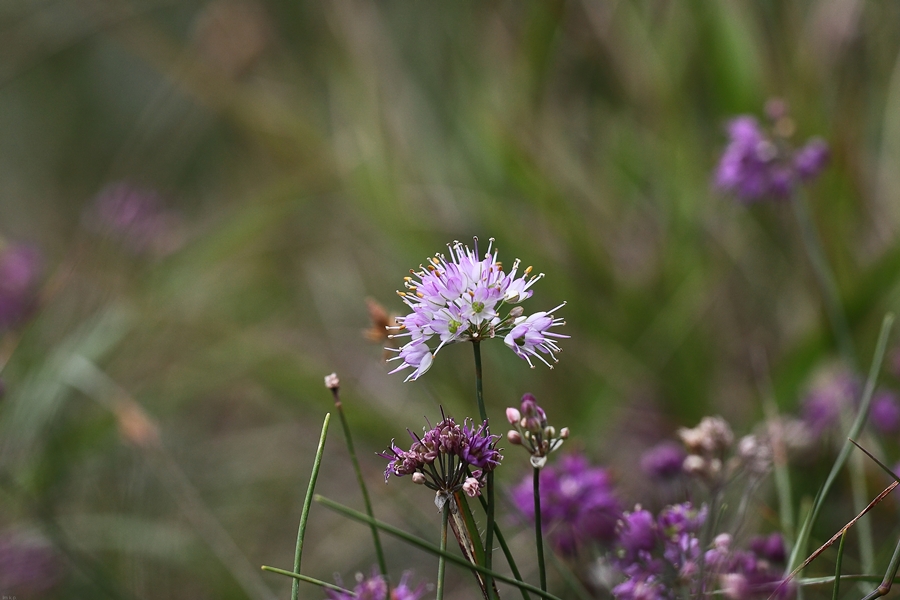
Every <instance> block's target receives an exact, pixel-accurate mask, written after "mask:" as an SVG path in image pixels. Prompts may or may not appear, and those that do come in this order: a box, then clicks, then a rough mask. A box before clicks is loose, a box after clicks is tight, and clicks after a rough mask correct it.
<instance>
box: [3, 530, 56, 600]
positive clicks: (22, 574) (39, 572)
mask: <svg viewBox="0 0 900 600" xmlns="http://www.w3.org/2000/svg"><path fill="white" fill-rule="evenodd" d="M60 568H61V564H60V560H59V557H58V556H57V555H56V554H55V553H54V552H53V549H52V547H50V546H49V545H46V544H44V543H42V542H40V541H38V540H33V539H26V538H24V537H22V536H20V535H17V534H12V533H5V534H2V535H0V592H3V594H4V595H5V596H4V597H9V598H12V597H13V596H12V594H16V595H18V596H19V597H20V598H32V597H43V594H45V593H46V592H48V591H49V590H50V589H51V588H53V587H54V586H55V585H56V584H57V583H58V582H59V579H60Z"/></svg>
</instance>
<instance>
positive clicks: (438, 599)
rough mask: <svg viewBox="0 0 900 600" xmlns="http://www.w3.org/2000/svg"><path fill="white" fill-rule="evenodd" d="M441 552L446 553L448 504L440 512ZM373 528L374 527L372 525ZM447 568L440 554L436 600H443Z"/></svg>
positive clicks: (448, 517)
mask: <svg viewBox="0 0 900 600" xmlns="http://www.w3.org/2000/svg"><path fill="white" fill-rule="evenodd" d="M441 513H442V514H441V552H443V553H446V552H447V524H448V522H449V520H450V502H449V501H447V502H445V503H444V508H443V509H442V510H441ZM372 527H373V528H374V527H375V525H374V524H373V525H372ZM446 567H447V559H446V558H444V555H443V554H441V555H440V556H438V574H437V595H436V600H444V569H445V568H446Z"/></svg>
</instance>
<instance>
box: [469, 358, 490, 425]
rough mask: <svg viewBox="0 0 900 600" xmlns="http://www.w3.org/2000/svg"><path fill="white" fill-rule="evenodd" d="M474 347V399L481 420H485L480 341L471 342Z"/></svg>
mask: <svg viewBox="0 0 900 600" xmlns="http://www.w3.org/2000/svg"><path fill="white" fill-rule="evenodd" d="M472 347H473V348H474V349H475V400H477V401H478V414H479V416H480V417H481V420H482V421H487V411H486V410H485V409H484V389H483V387H482V378H481V342H477V341H476V342H472Z"/></svg>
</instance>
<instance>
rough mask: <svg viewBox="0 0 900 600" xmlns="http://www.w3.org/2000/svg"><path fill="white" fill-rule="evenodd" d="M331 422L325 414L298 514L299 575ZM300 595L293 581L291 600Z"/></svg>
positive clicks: (296, 564) (296, 563) (296, 568)
mask: <svg viewBox="0 0 900 600" xmlns="http://www.w3.org/2000/svg"><path fill="white" fill-rule="evenodd" d="M330 421H331V413H326V414H325V422H324V423H322V435H320V436H319V447H318V448H316V459H315V461H313V468H312V473H311V474H310V476H309V487H308V488H307V489H306V499H305V500H304V501H303V512H302V513H300V527H299V528H298V529H297V549H296V551H295V552H294V573H295V574H297V575H299V574H300V557H301V555H302V554H303V536H304V535H306V523H307V521H308V520H309V509H310V507H311V506H312V499H313V494H314V493H315V490H316V479H317V478H318V477H319V467H320V466H322V454H323V453H324V452H325V436H327V435H328V423H329V422H330ZM299 594H300V580H299V579H294V581H293V582H292V585H291V600H297V599H298V597H299Z"/></svg>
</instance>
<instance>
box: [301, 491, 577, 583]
mask: <svg viewBox="0 0 900 600" xmlns="http://www.w3.org/2000/svg"><path fill="white" fill-rule="evenodd" d="M315 501H316V502H318V503H319V504H323V505H325V506H326V507H327V508H330V509H331V510H333V511H335V512H337V513H340V514H342V515H344V516H345V517H348V518H350V519H353V520H354V521H358V522H360V523H365V524H367V525H375V526H376V527H377V528H378V529H380V530H381V531H384V532H385V533H387V534H388V535H392V536H394V537H397V538H400V539H401V540H403V541H405V542H407V543H408V544H411V545H413V546H416V547H417V548H420V549H421V550H424V551H425V552H428V553H430V554H434V555H435V556H443V557H444V558H445V559H446V560H447V562H451V563H453V564H455V565H459V566H462V567H464V568H466V569H471V570H473V571H478V572H479V573H481V574H483V575H487V576H489V577H491V578H492V579H495V580H497V581H502V582H503V583H506V584H509V585H512V586H515V587H517V588H519V589H524V590H527V591H529V592H531V593H532V594H535V595H536V596H540V597H541V598H547V599H548V600H560V598H559V597H557V596H554V595H553V594H550V593H549V592H544V591H542V590H541V589H540V588H539V587H536V586H533V585H531V584H528V583H525V582H523V581H517V580H516V579H514V578H513V577H509V576H507V575H503V574H502V573H498V572H496V571H491V570H490V569H487V568H485V567H483V566H481V565H475V564H472V563H471V562H469V561H468V560H467V559H465V558H462V557H461V556H457V555H455V554H451V553H449V552H446V551H444V552H442V551H441V549H440V548H439V547H438V546H436V545H434V544H432V543H431V542H428V541H425V540H423V539H421V538H418V537H416V536H414V535H412V534H410V533H407V532H406V531H403V530H402V529H399V528H397V527H394V526H393V525H388V524H387V523H384V522H382V521H378V520H376V519H370V518H369V516H368V515H366V514H364V513H361V512H359V511H358V510H353V509H352V508H349V507H347V506H344V505H343V504H339V503H337V502H335V501H334V500H330V499H328V498H325V497H324V496H320V495H318V494H316V497H315Z"/></svg>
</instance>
